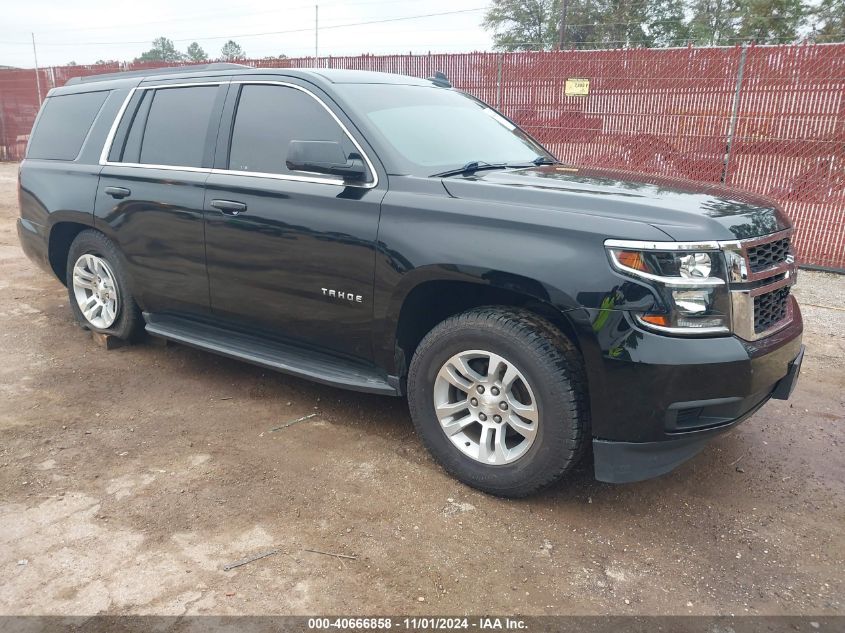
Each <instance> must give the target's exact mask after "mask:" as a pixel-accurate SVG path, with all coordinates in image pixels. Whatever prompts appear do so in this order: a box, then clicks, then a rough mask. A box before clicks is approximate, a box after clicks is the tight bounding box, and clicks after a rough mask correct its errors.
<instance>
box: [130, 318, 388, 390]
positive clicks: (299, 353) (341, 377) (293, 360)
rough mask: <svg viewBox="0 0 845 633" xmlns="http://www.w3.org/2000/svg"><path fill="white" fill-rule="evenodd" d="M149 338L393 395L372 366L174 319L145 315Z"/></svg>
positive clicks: (385, 378) (316, 378)
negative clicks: (166, 340) (162, 339)
mask: <svg viewBox="0 0 845 633" xmlns="http://www.w3.org/2000/svg"><path fill="white" fill-rule="evenodd" d="M144 319H145V320H146V322H147V326H146V330H147V332H148V333H149V334H151V335H152V336H158V337H161V338H165V339H168V340H170V341H174V342H176V343H182V344H184V345H190V346H191V347H196V348H199V349H202V350H207V351H209V352H214V353H215V354H220V355H221V356H228V357H229V358H235V359H238V360H242V361H245V362H247V363H252V364H253V365H259V366H260V367H266V368H268V369H273V370H275V371H280V372H283V373H285V374H291V375H292V376H298V377H300V378H306V379H308V380H313V381H314V382H319V383H322V384H324V385H331V386H333V387H343V388H344V389H353V390H355V391H365V392H368V393H378V394H383V395H390V396H396V395H399V392H398V391H397V390H396V388H395V387H393V386H392V385H391V384H390V383H389V382H388V380H387V377H386V376H383V375H381V374H379V372H378V371H377V370H376V369H375V368H374V367H371V366H368V365H365V364H362V363H356V362H354V361H348V360H344V359H342V358H337V357H335V356H331V355H329V354H326V353H324V352H315V351H313V350H306V349H303V348H300V347H295V346H293V345H288V344H285V343H282V342H280V341H274V340H267V339H263V338H258V337H255V336H251V335H249V334H245V333H243V332H237V331H233V330H228V329H224V328H222V327H219V326H216V325H211V324H209V323H204V322H201V321H194V320H192V319H185V318H181V317H175V316H169V315H167V316H162V315H157V314H150V313H148V312H145V313H144Z"/></svg>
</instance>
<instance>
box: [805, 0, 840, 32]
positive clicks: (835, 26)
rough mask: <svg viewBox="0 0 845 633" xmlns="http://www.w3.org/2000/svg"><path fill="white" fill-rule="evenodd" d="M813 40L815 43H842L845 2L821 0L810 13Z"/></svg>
mask: <svg viewBox="0 0 845 633" xmlns="http://www.w3.org/2000/svg"><path fill="white" fill-rule="evenodd" d="M811 21H812V22H813V31H814V33H813V35H814V37H813V39H815V41H817V42H842V41H843V40H845V2H843V1H842V0H822V1H821V3H820V4H819V6H818V7H817V8H816V9H815V10H814V11H813V12H812V14H811Z"/></svg>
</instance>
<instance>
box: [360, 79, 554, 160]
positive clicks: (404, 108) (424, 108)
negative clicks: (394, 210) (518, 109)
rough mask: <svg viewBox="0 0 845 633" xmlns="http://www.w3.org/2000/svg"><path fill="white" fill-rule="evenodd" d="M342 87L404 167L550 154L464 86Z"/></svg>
mask: <svg viewBox="0 0 845 633" xmlns="http://www.w3.org/2000/svg"><path fill="white" fill-rule="evenodd" d="M343 92H344V96H346V97H347V99H348V101H349V103H350V105H351V107H352V109H354V110H356V111H357V114H358V115H359V117H362V118H365V119H366V121H367V122H368V123H369V124H370V127H371V128H373V129H374V131H375V132H376V133H377V134H378V136H379V137H380V138H381V140H382V141H383V142H384V143H385V144H386V145H387V146H388V147H389V148H390V149H391V150H392V151H393V153H394V154H395V156H396V157H398V158H399V160H400V161H401V162H402V163H403V165H402V166H401V167H399V169H401V170H403V171H407V172H410V173H414V174H417V175H432V174H435V173H439V172H442V171H446V170H449V169H456V168H460V167H462V166H464V165H466V164H467V163H470V162H474V161H479V162H483V163H490V164H498V163H509V164H522V165H524V164H530V163H531V162H532V161H533V160H535V159H536V158H537V157H538V156H542V157H549V154H548V152H546V151H545V150H544V149H543V148H542V147H541V146H540V145H539V144H537V142H536V141H534V140H533V139H532V138H531V137H529V136H528V135H527V134H525V133H524V132H523V131H522V130H520V129H519V128H517V127H516V126H514V125H513V123H511V122H510V121H508V120H507V119H505V118H504V117H503V116H501V115H500V114H498V113H497V112H496V111H495V110H493V109H492V108H489V107H487V106H486V105H484V104H483V103H481V102H479V101H476V100H475V99H473V98H472V97H469V96H467V95H465V94H463V93H461V92H457V91H454V90H444V89H442V88H435V87H427V86H403V85H396V84H351V85H346V86H344V90H343Z"/></svg>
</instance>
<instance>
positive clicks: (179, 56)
mask: <svg viewBox="0 0 845 633" xmlns="http://www.w3.org/2000/svg"><path fill="white" fill-rule="evenodd" d="M184 60H185V54H184V53H182V52H181V51H178V50H177V49H176V46H174V45H173V40H169V39H167V38H166V37H157V38H156V39H154V40H153V47H152V48H151V49H150V50H148V51H145V52H143V53H141V56H140V57H136V58H135V61H136V62H181V61H184Z"/></svg>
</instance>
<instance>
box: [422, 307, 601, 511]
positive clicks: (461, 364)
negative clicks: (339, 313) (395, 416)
mask: <svg viewBox="0 0 845 633" xmlns="http://www.w3.org/2000/svg"><path fill="white" fill-rule="evenodd" d="M586 401H587V399H586V381H585V378H584V372H583V362H582V360H581V357H580V354H579V352H578V350H577V349H576V348H575V346H574V345H573V344H572V343H571V341H569V339H567V338H566V337H565V336H564V335H563V334H562V333H561V332H560V331H558V330H557V329H555V328H554V327H553V326H552V325H551V324H550V323H549V322H548V321H545V320H544V319H542V318H540V317H538V316H536V315H534V314H532V313H530V312H527V311H523V310H515V309H511V308H500V307H490V308H478V309H474V310H470V311H468V312H464V313H463V314H459V315H457V316H454V317H451V318H449V319H447V320H445V321H443V322H442V323H440V324H439V325H438V326H437V327H435V328H434V329H433V330H432V331H431V332H430V333H429V334H428V335H427V336H426V337H425V338H424V339H423V341H422V342H421V343H420V345H419V347H418V348H417V351H416V353H415V354H414V357H413V359H412V361H411V368H410V372H409V375H408V402H409V406H410V410H411V417H412V419H413V422H414V426H415V427H416V429H417V432H418V433H419V435H420V436H421V437H422V439H423V441H424V442H425V444H426V446H427V447H428V449H429V451H431V453H432V455H433V456H434V458H435V459H436V460H437V461H438V462H439V463H440V464H441V465H442V466H443V467H444V468H445V469H446V470H447V471H449V472H450V473H451V474H453V475H454V476H455V477H457V478H458V479H460V480H461V481H463V482H464V483H466V484H468V485H470V486H473V487H475V488H478V489H480V490H483V491H485V492H489V493H491V494H496V495H500V496H505V497H520V496H525V495H528V494H531V493H533V492H535V491H537V490H539V489H540V488H543V487H545V486H548V485H550V484H551V483H553V482H555V481H557V480H558V479H559V478H561V477H562V476H563V475H564V474H565V473H566V472H567V471H569V470H570V469H571V468H572V467H573V466H574V465H575V464H576V463H577V462H578V459H579V458H580V456H581V454H582V453H583V451H584V448H585V446H586V443H587V441H588V439H589V438H588V428H589V421H588V412H587V405H586Z"/></svg>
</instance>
